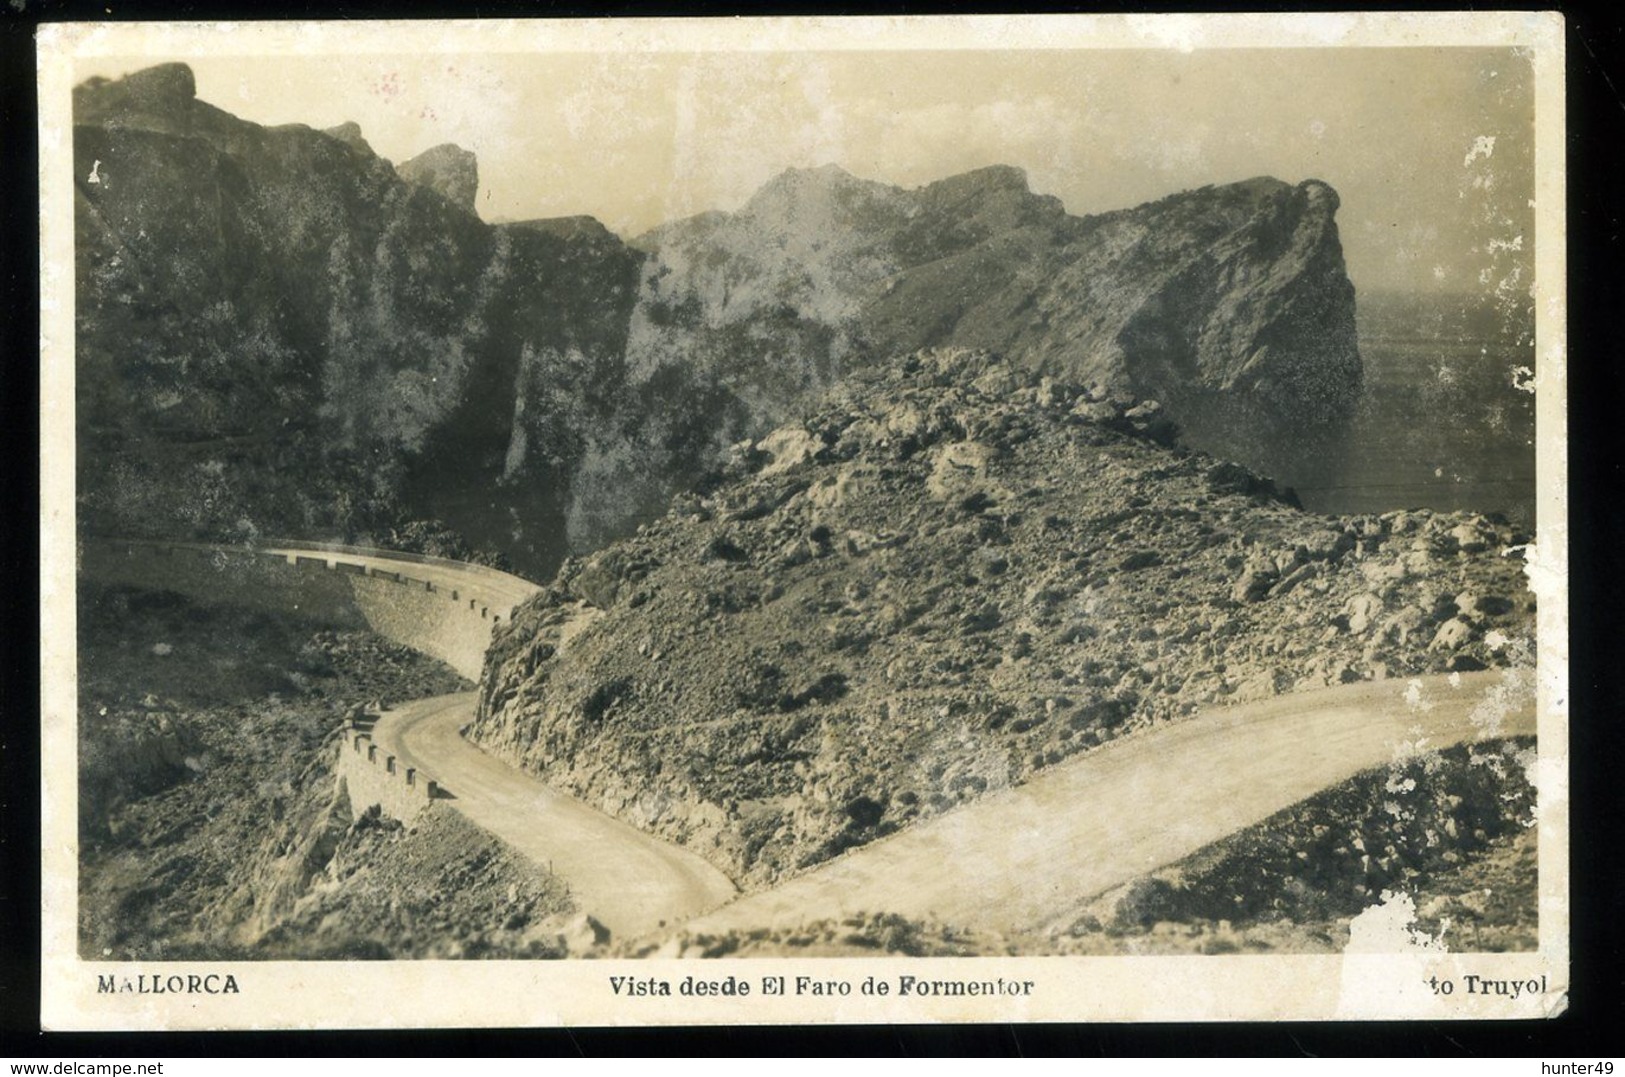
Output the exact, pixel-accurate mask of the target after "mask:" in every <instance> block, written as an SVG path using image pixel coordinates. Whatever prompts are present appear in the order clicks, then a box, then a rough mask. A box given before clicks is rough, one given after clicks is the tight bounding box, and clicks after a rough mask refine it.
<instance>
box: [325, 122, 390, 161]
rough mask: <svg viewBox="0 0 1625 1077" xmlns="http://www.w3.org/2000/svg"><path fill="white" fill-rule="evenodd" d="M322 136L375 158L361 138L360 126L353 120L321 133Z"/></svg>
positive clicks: (371, 149)
mask: <svg viewBox="0 0 1625 1077" xmlns="http://www.w3.org/2000/svg"><path fill="white" fill-rule="evenodd" d="M322 134H324V135H327V136H328V137H329V138H336V139H338V140H339V141H340V142H342V143H344V144H345V145H346V146H349V147H350V148H351V149H356V150H360V151H361V152H363V153H366V154H368V155H370V156H377V154H375V153H374V152H373V148H372V146H370V145H369V144H368V143H367V140H366V138H364V137H363V136H362V134H361V125H360V124H359V123H356V122H355V121H354V120H346V121H345V122H344V123H341V124H339V125H338V126H337V127H329V128H328V129H327V130H325V131H323V132H322Z"/></svg>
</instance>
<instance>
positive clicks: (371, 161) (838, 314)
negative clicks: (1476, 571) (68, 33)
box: [75, 65, 1360, 576]
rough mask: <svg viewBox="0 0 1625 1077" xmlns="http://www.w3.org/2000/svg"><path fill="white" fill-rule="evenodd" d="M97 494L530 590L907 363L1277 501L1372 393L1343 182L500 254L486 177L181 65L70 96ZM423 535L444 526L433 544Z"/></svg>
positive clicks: (550, 230) (529, 232)
mask: <svg viewBox="0 0 1625 1077" xmlns="http://www.w3.org/2000/svg"><path fill="white" fill-rule="evenodd" d="M75 109H76V116H75V124H76V127H75V154H76V175H75V182H76V191H75V197H76V205H77V218H76V228H77V242H78V281H77V285H78V312H77V328H78V363H79V374H80V376H79V387H80V389H79V391H80V399H79V409H80V410H79V420H80V438H81V443H80V450H81V451H80V459H81V462H82V463H81V472H80V494H81V512H82V518H83V520H84V521H85V523H86V524H87V525H88V526H89V527H91V528H93V529H98V530H107V531H117V532H124V533H144V532H151V533H159V534H164V535H171V536H181V537H186V536H198V537H209V538H242V537H249V536H252V535H254V534H266V533H277V532H282V533H292V534H294V535H296V536H301V537H313V538H335V537H337V538H347V539H353V540H368V539H372V538H375V537H379V536H387V535H388V534H389V533H390V532H391V531H392V530H395V531H398V532H399V533H406V532H407V531H410V530H411V528H410V527H407V526H406V525H408V524H410V523H411V522H412V521H429V520H432V521H437V523H436V525H435V527H436V528H438V526H439V524H444V525H446V526H449V528H450V529H451V530H453V531H455V532H458V533H460V534H461V535H462V536H464V537H465V538H466V539H467V540H468V542H469V543H470V544H471V545H472V546H474V547H476V548H486V549H491V550H495V551H499V552H500V553H502V554H503V555H505V556H507V557H508V558H509V559H511V562H512V564H513V565H514V566H515V567H516V568H518V569H520V570H521V571H528V572H531V573H532V574H535V575H538V576H541V575H545V574H546V573H547V572H550V571H551V570H552V568H553V567H555V566H556V564H557V562H558V560H559V558H560V557H562V556H563V554H564V553H565V551H566V548H567V547H568V548H573V549H576V550H589V549H593V548H596V547H597V546H599V545H601V544H602V543H603V542H605V541H608V540H610V539H613V538H615V537H618V536H621V535H625V534H627V533H629V532H630V531H632V530H633V529H634V528H635V526H636V525H637V523H638V522H640V521H642V520H644V519H647V518H649V517H650V516H651V515H658V514H659V513H660V512H661V511H663V509H664V506H665V504H666V502H667V501H668V500H669V498H670V497H671V495H672V494H673V493H674V492H676V491H678V490H682V489H685V488H688V487H691V486H692V485H693V484H694V483H695V482H697V481H699V480H700V479H701V478H702V477H703V476H704V475H705V474H706V473H707V472H708V471H709V470H710V469H712V468H713V467H714V466H715V465H716V463H717V462H718V460H719V459H720V458H721V456H722V454H723V452H724V450H725V449H726V447H727V446H728V445H730V444H732V443H734V442H737V441H739V440H741V439H744V438H755V437H759V436H761V435H762V434H763V433H765V432H766V431H767V430H769V429H772V428H773V427H774V426H775V425H777V424H778V423H779V422H781V421H782V420H783V419H784V418H785V417H786V416H787V415H789V414H791V413H793V412H794V411H795V410H796V409H797V408H799V407H801V406H802V405H803V404H805V403H806V402H807V401H809V400H811V399H813V398H814V397H815V396H816V395H817V394H818V393H821V392H823V391H824V390H826V389H828V388H829V387H831V386H832V385H834V384H836V383H837V382H838V381H839V380H840V379H841V378H842V377H843V376H845V375H846V374H847V373H848V372H850V371H853V370H858V369H863V368H865V367H868V366H871V365H874V364H883V363H886V362H889V361H891V357H893V356H896V355H900V354H907V353H909V352H911V351H913V350H915V349H917V348H921V347H936V346H970V347H978V348H985V349H989V350H992V351H994V352H997V353H998V354H1000V355H1001V356H1003V357H1004V359H1005V360H1006V361H1007V362H1008V363H1010V364H1011V365H1012V367H1013V368H1015V369H1017V370H1019V371H1022V372H1032V373H1040V374H1047V375H1051V376H1055V377H1061V378H1065V379H1068V380H1070V381H1074V382H1077V383H1079V384H1082V385H1086V386H1092V387H1094V388H1095V389H1097V390H1098V391H1099V392H1100V393H1101V394H1102V395H1103V396H1114V397H1119V398H1122V399H1125V400H1128V399H1141V398H1147V397H1153V398H1155V399H1157V400H1159V401H1161V402H1162V404H1163V405H1164V407H1165V409H1166V412H1167V414H1168V415H1170V416H1171V417H1172V418H1173V419H1174V420H1175V421H1177V422H1179V423H1180V424H1181V425H1182V426H1183V427H1184V428H1185V429H1186V431H1187V434H1188V435H1189V440H1190V441H1191V443H1192V444H1194V445H1197V446H1199V447H1204V448H1209V449H1214V450H1216V451H1220V452H1222V453H1224V454H1226V455H1230V456H1232V457H1234V458H1236V459H1239V460H1240V461H1242V462H1243V463H1246V464H1249V465H1251V466H1254V467H1257V468H1259V469H1261V470H1264V471H1267V472H1271V473H1275V474H1277V475H1279V476H1284V477H1285V479H1286V480H1287V481H1289V482H1290V481H1291V478H1292V473H1291V465H1292V462H1293V460H1294V459H1295V458H1301V457H1302V456H1304V455H1305V454H1306V453H1308V452H1310V451H1313V450H1314V449H1315V448H1316V447H1318V446H1323V444H1324V442H1325V441H1326V439H1328V438H1335V436H1336V433H1337V431H1338V429H1339V424H1340V422H1341V421H1342V420H1343V419H1344V418H1345V417H1346V416H1347V414H1348V413H1349V411H1350V410H1351V408H1352V405H1353V402H1354V398H1355V396H1356V395H1357V393H1358V390H1359V385H1360V360H1359V356H1358V353H1357V351H1356V348H1355V342H1354V321H1353V294H1352V289H1351V287H1350V286H1349V283H1348V281H1347V279H1346V277H1345V276H1344V274H1343V267H1342V257H1341V253H1340V250H1339V246H1338V241H1337V230H1336V225H1335V222H1334V214H1335V210H1336V207H1337V198H1336V195H1335V194H1333V192H1332V191H1331V190H1330V188H1328V187H1326V186H1324V185H1323V184H1319V183H1315V182H1308V183H1305V184H1302V185H1299V186H1297V187H1292V186H1289V185H1287V184H1284V183H1280V182H1277V181H1274V180H1262V179H1261V180H1253V181H1249V182H1247V183H1241V184H1233V185H1230V186H1226V187H1218V188H1206V189H1203V190H1199V191H1192V192H1187V193H1184V194H1179V195H1174V196H1172V197H1170V198H1167V199H1164V200H1162V201H1160V202H1157V203H1153V204H1151V205H1148V206H1143V207H1140V208H1137V209H1132V210H1126V211H1123V212H1119V213H1113V214H1107V215H1103V216H1098V217H1072V216H1069V215H1068V214H1067V213H1066V212H1065V210H1064V208H1063V207H1062V206H1061V204H1060V202H1058V201H1057V200H1056V199H1054V198H1050V197H1046V196H1042V195H1037V194H1034V193H1033V192H1032V191H1031V190H1030V189H1029V188H1028V184H1027V181H1026V177H1025V176H1024V174H1023V173H1022V172H1021V171H1020V170H1018V169H1014V168H1007V167H993V168H985V169H981V170H978V171H975V172H971V173H967V174H965V175H961V176H955V177H952V178H949V179H945V180H942V181H940V182H937V183H932V184H929V185H927V186H925V187H922V188H919V189H917V190H912V191H910V190H903V189H900V188H895V187H891V186H887V185H885V184H879V183H872V182H868V181H864V180H860V179H857V178H855V177H853V176H851V175H849V174H847V173H845V172H843V171H841V170H840V169H838V168H833V167H826V168H821V169H811V170H793V171H791V172H787V173H785V174H784V175H782V176H780V177H778V178H777V179H775V180H773V181H772V182H770V183H769V184H767V185H766V186H765V187H763V188H762V189H761V190H760V191H759V192H757V194H756V195H755V196H754V197H753V198H751V199H750V201H749V202H748V203H747V204H746V205H745V206H743V207H742V208H741V209H739V210H738V211H737V212H734V213H711V214H705V215H702V216H700V217H696V218H692V219H690V220H686V221H680V222H676V223H674V224H671V225H667V226H665V227H662V228H660V229H657V230H655V231H654V232H652V233H650V234H648V235H646V236H644V237H642V238H641V239H639V240H638V241H637V243H636V245H635V246H628V245H627V244H624V243H622V242H621V241H620V240H619V239H618V238H616V237H615V236H613V235H612V234H610V233H609V232H608V231H607V230H605V229H604V228H603V227H602V226H601V225H599V224H598V223H597V222H596V221H592V220H591V219H590V218H579V217H573V218H563V219H560V220H556V221H526V222H518V223H510V224H503V225H488V224H486V223H484V222H482V221H481V220H480V219H479V218H478V217H477V216H476V215H475V214H474V213H473V212H472V206H473V198H474V195H475V192H476V191H477V189H478V166H477V163H476V162H475V161H474V160H473V158H472V155H470V154H467V153H466V152H464V151H462V150H460V149H458V148H456V147H454V146H437V147H434V148H433V149H430V150H428V151H426V152H424V153H423V154H420V155H419V156H417V157H415V158H413V159H412V160H410V161H408V162H406V163H404V164H402V165H400V166H399V167H396V166H393V165H391V164H390V163H389V162H388V161H385V160H383V159H381V158H379V157H378V156H377V155H376V154H374V153H373V151H372V150H371V148H370V147H369V145H368V144H367V142H366V139H365V137H364V134H363V132H361V130H360V129H359V128H358V127H356V125H354V124H344V125H340V126H339V127H336V128H333V129H332V130H330V131H327V132H319V131H315V130H312V129H309V128H306V127H303V126H299V125H290V126H285V127H278V128H265V127H261V126H259V125H256V124H252V123H248V122H245V121H242V120H239V119H236V118H235V117H232V116H230V115H229V114H227V113H225V112H223V111H221V110H219V109H217V108H214V107H212V106H210V105H208V104H206V103H203V102H201V101H198V100H197V99H196V96H195V86H194V83H193V79H192V75H191V72H190V71H189V70H188V69H187V68H186V67H184V66H183V65H166V66H163V67H158V68H153V69H150V70H147V71H143V72H139V73H137V74H134V75H131V76H129V77H128V78H125V79H123V80H120V81H118V82H111V83H110V82H106V81H93V82H91V83H87V84H86V85H84V86H82V87H80V88H79V90H78V91H76V96H75ZM431 529H434V528H431Z"/></svg>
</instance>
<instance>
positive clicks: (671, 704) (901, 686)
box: [471, 349, 1533, 884]
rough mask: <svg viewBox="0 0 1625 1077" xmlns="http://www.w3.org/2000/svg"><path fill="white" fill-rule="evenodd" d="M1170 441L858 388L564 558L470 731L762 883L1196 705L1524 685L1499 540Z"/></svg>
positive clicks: (1069, 392) (1050, 405)
mask: <svg viewBox="0 0 1625 1077" xmlns="http://www.w3.org/2000/svg"><path fill="white" fill-rule="evenodd" d="M1170 434H1171V427H1170V426H1169V424H1168V423H1167V422H1166V420H1165V419H1164V418H1163V416H1162V415H1161V409H1160V408H1159V407H1158V406H1156V405H1155V404H1153V403H1149V402H1144V403H1139V404H1135V405H1133V406H1125V405H1123V404H1121V403H1117V402H1114V401H1113V400H1111V399H1109V398H1107V397H1106V395H1105V394H1104V393H1103V392H1102V391H1101V390H1098V389H1089V388H1087V387H1082V386H1077V385H1075V384H1068V383H1066V382H1064V381H1062V380H1060V379H1055V378H1051V377H1048V376H1042V375H1036V374H1033V373H1031V372H1028V371H1024V370H1021V369H1020V368H1018V367H1016V366H1015V365H1014V364H1011V363H1008V362H1001V361H999V360H998V359H997V358H995V357H993V356H992V355H991V354H990V353H986V352H977V351H959V350H952V349H943V350H936V351H931V352H924V353H917V354H914V355H911V356H900V357H898V358H897V359H896V360H894V361H893V362H890V363H886V364H876V365H874V366H871V367H869V368H867V369H864V370H860V371H856V372H854V373H853V374H851V375H849V376H848V377H847V378H846V379H845V380H844V381H843V382H842V384H841V385H839V386H837V387H836V388H835V389H833V390H831V392H830V393H829V394H828V395H827V396H826V398H825V399H824V400H823V401H821V402H820V403H819V404H818V405H817V406H816V407H811V408H809V410H808V411H807V413H806V414H804V415H803V416H801V417H800V418H799V419H798V420H797V421H796V422H794V423H792V424H789V425H786V426H784V427H782V428H780V429H778V430H776V431H773V432H772V433H771V434H769V435H768V436H767V437H765V438H763V439H761V440H760V441H759V442H757V443H756V444H754V445H746V446H742V447H741V449H740V451H739V452H738V453H737V454H736V455H735V457H734V459H733V460H732V461H731V463H730V464H729V465H728V467H727V468H726V470H725V472H724V474H723V475H722V476H721V477H720V478H719V479H718V480H717V481H716V482H715V483H713V484H712V485H710V486H709V487H707V488H706V489H704V490H703V491H702V492H699V493H691V494H686V495H682V496H679V497H678V498H676V499H675V500H674V501H673V503H672V506H671V509H670V511H669V512H668V513H667V514H666V515H665V516H664V517H662V518H660V519H656V520H653V521H651V522H649V523H647V524H646V526H645V527H643V528H642V529H640V531H639V533H638V534H637V535H636V536H634V537H632V538H629V539H627V540H624V541H622V542H619V543H615V544H612V545H610V546H608V547H606V548H604V549H602V550H600V551H599V552H598V553H596V554H595V555H594V556H592V557H591V558H588V559H572V560H571V561H568V562H566V563H565V565H564V566H563V567H562V568H561V569H560V571H559V574H558V577H557V579H556V580H555V583H554V585H553V587H552V588H551V589H549V590H548V591H547V592H546V593H544V594H543V595H541V596H539V597H538V598H537V599H536V600H534V601H533V602H531V603H529V604H527V605H526V606H525V607H521V608H520V610H518V611H517V612H516V614H515V616H514V618H513V621H512V623H511V624H508V625H504V626H502V628H501V629H500V630H499V632H498V634H497V636H496V639H495V641H494V642H493V645H492V647H491V649H490V650H489V651H488V653H487V656H486V666H485V671H484V674H483V677H482V684H481V700H480V706H479V714H478V718H477V720H476V722H475V725H474V728H473V730H472V733H471V735H472V736H473V737H474V738H475V739H476V740H478V741H479V742H480V743H481V744H482V745H483V746H485V747H486V748H487V749H488V750H491V751H493V752H496V753H499V754H501V755H503V756H504V757H505V758H508V759H510V760H512V761H514V762H515V763H517V764H518V765H521V766H524V767H527V768H529V769H531V770H533V771H535V772H536V773H538V774H540V775H542V776H543V777H544V778H545V780H546V781H547V782H549V783H550V784H555V785H558V786H562V787H565V788H569V789H571V790H572V791H574V792H575V793H576V794H577V795H579V796H581V797H583V798H585V799H587V800H588V801H589V802H591V803H593V804H595V805H598V806H601V807H603V809H604V810H606V811H610V812H613V813H615V814H617V815H620V816H621V817H622V818H625V819H627V820H628V821H630V822H632V823H634V824H636V825H639V826H644V827H647V828H650V829H652V830H655V831H657V832H659V833H661V834H664V835H665V836H667V837H670V838H672V839H674V840H678V841H684V842H687V843H689V844H690V845H691V846H692V847H693V848H694V849H696V851H698V852H700V853H701V854H702V855H706V856H710V857H712V858H713V859H714V860H715V861H716V862H717V864H718V865H719V866H720V867H722V868H723V869H724V870H725V871H727V872H728V873H729V874H730V875H732V876H733V877H734V878H735V879H738V880H741V881H742V882H744V883H747V884H750V883H765V882H769V881H772V880H775V879H778V878H781V877H783V876H784V875H786V874H790V873H793V872H794V871H796V870H798V869H799V868H802V867H805V866H808V865H811V864H814V863H817V862H819V861H821V860H824V859H826V858H828V857H831V856H833V855H836V854H837V853H839V852H840V851H841V850H843V849H845V848H848V847H850V846H854V845H859V844H863V843H865V842H868V841H871V840H874V839H875V838H877V837H880V836H882V835H884V834H886V833H888V832H890V831H892V830H895V829H898V828H900V827H905V826H909V825H912V824H913V823H915V822H917V821H919V820H922V819H925V818H928V817H930V816H933V815H936V814H938V813H940V812H942V811H945V810H947V809H948V808H950V807H952V806H953V805H955V804H958V803H963V802H965V801H968V800H971V799H974V798H976V797H978V796H980V795H981V794H983V793H984V792H987V791H989V790H993V789H998V788H1001V787H1004V786H1007V785H1010V784H1013V783H1018V782H1020V781H1021V780H1023V779H1024V778H1025V777H1027V776H1029V775H1031V774H1032V773H1033V772H1035V771H1037V770H1039V769H1041V768H1044V767H1047V766H1051V765H1053V764H1055V763H1058V762H1060V761H1061V760H1063V759H1065V758H1068V757H1070V756H1073V755H1075V754H1077V753H1079V752H1085V751H1089V750H1091V749H1092V748H1094V747H1095V746H1097V745H1099V744H1101V743H1103V742H1106V741H1109V740H1112V739H1113V738H1116V737H1118V736H1121V735H1123V734H1124V733H1126V732H1130V731H1132V730H1135V729H1139V728H1144V727H1146V726H1149V725H1152V724H1154V723H1159V722H1165V721H1172V720H1177V719H1179V718H1181V717H1183V716H1186V715H1188V714H1190V713H1192V712H1193V711H1195V710H1196V709H1198V708H1203V707H1208V706H1213V705H1218V704H1222V703H1225V702H1230V701H1241V700H1249V699H1257V698H1262V697H1266V696H1270V695H1273V694H1275V693H1277V692H1280V691H1285V690H1289V689H1293V688H1299V689H1309V688H1322V687H1328V686H1336V685H1340V684H1346V683H1350V682H1355V681H1361V680H1366V679H1372V678H1381V677H1392V676H1402V675H1409V674H1418V673H1434V672H1443V671H1446V670H1471V669H1479V668H1483V667H1484V666H1487V665H1501V664H1507V663H1510V662H1512V661H1514V660H1515V658H1516V656H1517V655H1518V654H1520V653H1521V654H1522V655H1523V656H1524V659H1525V660H1527V658H1528V655H1529V654H1530V653H1531V652H1530V651H1529V648H1530V646H1531V645H1532V633H1533V617H1532V606H1531V604H1530V603H1529V601H1528V599H1527V595H1526V593H1525V591H1524V583H1523V580H1522V572H1521V567H1520V566H1519V565H1518V564H1517V562H1516V559H1513V558H1508V557H1506V556H1504V551H1505V550H1506V548H1508V547H1510V546H1513V545H1515V544H1517V543H1518V542H1521V541H1524V540H1525V539H1524V536H1520V535H1517V534H1515V533H1514V532H1513V531H1512V529H1511V528H1510V527H1508V526H1507V525H1506V524H1505V522H1504V521H1496V520H1491V519H1486V518H1483V517H1478V516H1474V515H1471V514H1442V513H1439V514H1435V513H1428V512H1420V513H1391V514H1387V515H1384V516H1364V517H1345V518H1337V517H1330V516H1318V515H1314V514H1311V513H1306V512H1303V511H1301V510H1299V509H1297V508H1295V507H1293V506H1292V505H1291V504H1290V503H1289V502H1288V501H1287V500H1286V499H1284V498H1283V497H1281V496H1279V495H1277V494H1276V493H1275V492H1274V490H1273V488H1272V486H1271V484H1270V483H1269V482H1268V481H1266V480H1263V479H1261V478H1259V477H1257V476H1255V475H1253V474H1252V473H1250V472H1248V471H1247V470H1245V469H1243V468H1241V467H1238V466H1237V465H1235V464H1232V463H1228V462H1221V461H1219V460H1217V459H1214V458H1212V457H1209V456H1206V455H1204V454H1201V453H1197V452H1192V451H1189V450H1185V449H1181V448H1176V447H1170V446H1169V445H1167V444H1166V443H1167V441H1168V440H1169V439H1170Z"/></svg>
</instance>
